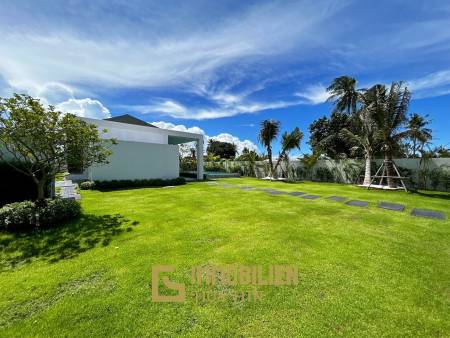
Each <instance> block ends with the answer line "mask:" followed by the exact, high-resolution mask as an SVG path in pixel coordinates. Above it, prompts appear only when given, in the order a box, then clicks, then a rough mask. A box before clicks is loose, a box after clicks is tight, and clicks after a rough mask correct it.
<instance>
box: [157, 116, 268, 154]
mask: <svg viewBox="0 0 450 338" xmlns="http://www.w3.org/2000/svg"><path fill="white" fill-rule="evenodd" d="M151 124H152V125H154V126H156V127H158V128H162V129H169V130H178V131H185V132H189V133H196V134H201V135H204V139H203V141H204V142H203V144H204V150H203V151H204V152H206V147H207V146H208V140H209V139H214V140H217V141H221V142H228V143H234V144H235V145H236V148H237V151H238V154H240V153H242V150H243V149H244V148H248V149H250V150H254V151H257V152H258V151H259V149H258V146H257V145H256V144H254V143H253V142H252V141H250V140H241V139H240V138H239V137H237V136H234V135H231V134H228V133H220V134H218V135H216V136H208V135H206V133H205V131H204V130H203V129H201V128H199V127H197V126H194V127H186V126H185V125H182V124H178V125H176V124H173V123H170V122H164V121H157V122H151ZM192 146H193V145H192Z"/></svg>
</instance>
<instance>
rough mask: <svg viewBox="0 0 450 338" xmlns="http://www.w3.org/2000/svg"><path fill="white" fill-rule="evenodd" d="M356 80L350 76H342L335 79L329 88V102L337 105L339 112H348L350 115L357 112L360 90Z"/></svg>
mask: <svg viewBox="0 0 450 338" xmlns="http://www.w3.org/2000/svg"><path fill="white" fill-rule="evenodd" d="M356 85H357V82H356V79H354V78H352V77H350V76H340V77H338V78H335V79H334V80H333V82H332V83H331V85H330V86H329V87H328V88H327V92H328V93H329V94H330V97H329V98H328V101H332V102H334V103H335V106H336V110H337V111H339V112H343V111H347V113H348V114H350V113H354V112H355V111H356V106H357V104H358V90H357V89H356Z"/></svg>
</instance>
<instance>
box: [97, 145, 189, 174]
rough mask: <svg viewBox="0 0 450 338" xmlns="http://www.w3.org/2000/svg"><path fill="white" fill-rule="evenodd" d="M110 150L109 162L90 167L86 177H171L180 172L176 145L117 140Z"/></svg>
mask: <svg viewBox="0 0 450 338" xmlns="http://www.w3.org/2000/svg"><path fill="white" fill-rule="evenodd" d="M111 150H112V151H113V154H112V155H111V156H110V157H109V164H105V165H102V166H93V167H91V168H89V169H88V171H89V173H88V176H90V177H89V179H93V180H99V181H110V180H134V179H149V178H162V179H170V178H177V177H178V176H179V174H180V169H179V159H178V145H170V144H154V143H142V142H127V141H118V144H117V145H114V146H112V149H111Z"/></svg>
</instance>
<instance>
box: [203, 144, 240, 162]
mask: <svg viewBox="0 0 450 338" xmlns="http://www.w3.org/2000/svg"><path fill="white" fill-rule="evenodd" d="M206 152H207V153H208V154H212V155H214V156H219V157H220V158H226V159H231V158H235V156H236V152H237V149H236V145H235V144H233V143H228V142H222V141H217V140H214V139H209V141H208V147H207V148H206Z"/></svg>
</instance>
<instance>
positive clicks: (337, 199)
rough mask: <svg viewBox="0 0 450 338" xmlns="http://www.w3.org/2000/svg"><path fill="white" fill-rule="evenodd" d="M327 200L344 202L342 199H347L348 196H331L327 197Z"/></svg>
mask: <svg viewBox="0 0 450 338" xmlns="http://www.w3.org/2000/svg"><path fill="white" fill-rule="evenodd" d="M327 200H330V201H336V202H342V201H345V200H346V198H345V197H342V196H330V197H327Z"/></svg>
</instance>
